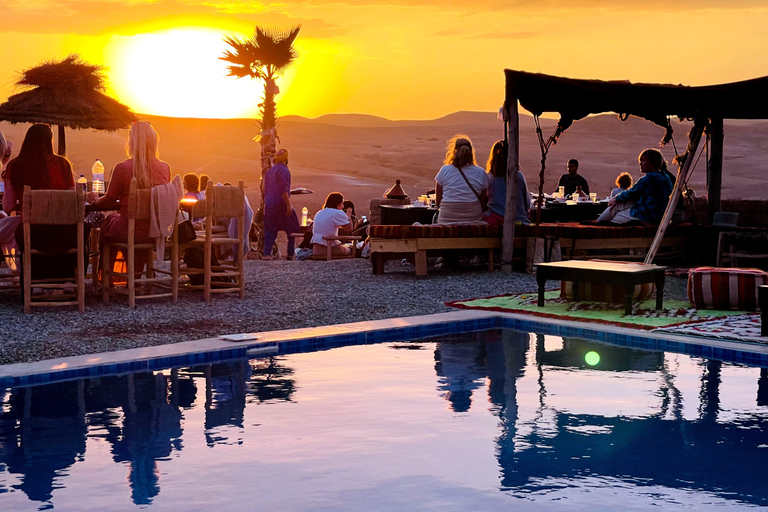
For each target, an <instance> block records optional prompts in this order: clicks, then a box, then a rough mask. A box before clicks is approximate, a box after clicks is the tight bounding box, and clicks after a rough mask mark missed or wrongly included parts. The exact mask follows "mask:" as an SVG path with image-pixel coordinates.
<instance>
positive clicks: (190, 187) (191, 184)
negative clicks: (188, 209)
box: [182, 172, 205, 201]
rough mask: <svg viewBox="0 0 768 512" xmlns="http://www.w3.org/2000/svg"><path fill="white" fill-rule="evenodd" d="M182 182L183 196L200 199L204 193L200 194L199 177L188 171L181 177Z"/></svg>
mask: <svg viewBox="0 0 768 512" xmlns="http://www.w3.org/2000/svg"><path fill="white" fill-rule="evenodd" d="M182 180H183V184H184V198H185V199H196V200H198V201H199V200H200V199H202V198H203V197H205V195H204V194H202V195H201V194H200V178H198V177H197V174H195V173H192V172H188V173H187V174H185V175H184V178H182Z"/></svg>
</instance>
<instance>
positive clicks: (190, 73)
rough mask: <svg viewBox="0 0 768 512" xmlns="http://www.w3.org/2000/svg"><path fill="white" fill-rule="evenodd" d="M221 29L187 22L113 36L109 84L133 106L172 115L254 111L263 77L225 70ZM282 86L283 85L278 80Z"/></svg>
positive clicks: (206, 115)
mask: <svg viewBox="0 0 768 512" xmlns="http://www.w3.org/2000/svg"><path fill="white" fill-rule="evenodd" d="M225 35H229V34H228V33H224V32H221V31H217V30H213V29H207V28H198V27H189V28H183V29H173V30H166V31H161V32H152V33H147V34H137V35H135V36H129V37H126V36H114V37H113V38H112V40H111V41H110V43H109V44H108V46H107V48H105V64H106V65H107V67H108V70H107V73H108V75H109V79H110V83H111V85H112V89H113V90H114V93H115V94H116V96H117V98H118V99H119V100H120V101H122V102H123V103H126V104H127V105H128V106H130V107H131V108H132V109H133V110H134V111H136V112H140V113H143V114H155V115H161V116H173V117H203V118H233V117H253V116H255V115H256V113H257V111H258V104H259V103H260V102H261V95H262V91H263V83H262V82H261V81H255V80H251V79H249V78H235V77H232V76H227V63H226V62H224V61H223V60H219V57H221V56H222V55H223V53H224V51H226V50H227V49H228V48H229V46H228V45H227V44H226V43H225V42H224V41H223V37H224V36H225ZM279 85H280V88H281V89H282V91H281V92H284V91H285V90H286V89H287V84H286V83H284V80H281V81H280V82H279Z"/></svg>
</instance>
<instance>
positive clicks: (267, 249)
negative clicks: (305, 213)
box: [264, 209, 301, 257]
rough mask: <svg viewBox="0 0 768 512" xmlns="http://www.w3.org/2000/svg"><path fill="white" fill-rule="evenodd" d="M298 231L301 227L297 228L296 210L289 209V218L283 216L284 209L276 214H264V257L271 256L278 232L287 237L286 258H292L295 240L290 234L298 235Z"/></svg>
mask: <svg viewBox="0 0 768 512" xmlns="http://www.w3.org/2000/svg"><path fill="white" fill-rule="evenodd" d="M300 230H301V227H300V226H299V217H298V216H297V215H296V210H294V209H291V215H290V217H288V216H286V215H285V210H284V209H283V210H279V211H277V212H269V211H268V212H265V214H264V255H265V256H269V255H270V254H272V246H273V245H274V244H275V239H276V238H277V234H278V233H279V232H280V231H285V234H286V235H288V257H292V256H293V246H294V243H295V240H294V239H293V237H292V236H291V233H298V232H299V231H300Z"/></svg>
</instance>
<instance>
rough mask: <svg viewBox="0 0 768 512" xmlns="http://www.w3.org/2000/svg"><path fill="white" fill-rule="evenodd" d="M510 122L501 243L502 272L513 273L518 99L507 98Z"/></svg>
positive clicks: (518, 138)
mask: <svg viewBox="0 0 768 512" xmlns="http://www.w3.org/2000/svg"><path fill="white" fill-rule="evenodd" d="M505 109H506V112H505V114H506V116H507V120H508V123H509V125H508V127H507V139H508V140H509V148H508V152H507V197H506V203H505V206H504V236H503V237H502V242H501V271H502V272H504V273H505V274H511V273H512V257H513V253H514V251H515V220H517V219H516V214H517V194H518V191H517V171H518V169H519V168H520V118H519V116H518V109H517V98H507V103H506V105H505Z"/></svg>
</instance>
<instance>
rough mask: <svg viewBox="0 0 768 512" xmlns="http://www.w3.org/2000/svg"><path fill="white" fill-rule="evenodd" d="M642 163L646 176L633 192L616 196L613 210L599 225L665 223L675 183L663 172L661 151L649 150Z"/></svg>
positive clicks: (627, 191)
mask: <svg viewBox="0 0 768 512" xmlns="http://www.w3.org/2000/svg"><path fill="white" fill-rule="evenodd" d="M638 161H639V162H640V171H642V172H643V173H644V174H645V176H643V177H642V178H640V179H639V180H638V181H637V183H635V184H634V185H633V186H632V188H630V189H629V190H625V191H624V192H621V193H620V194H619V195H617V196H614V197H612V198H611V199H610V201H609V202H608V206H609V208H608V209H607V210H605V211H604V212H603V213H602V214H601V215H600V217H598V219H597V221H598V222H604V221H611V222H612V223H614V224H626V223H628V222H631V221H640V222H645V223H649V224H658V223H659V222H660V221H661V218H662V216H663V215H664V210H666V208H667V203H669V196H670V194H671V193H672V183H671V182H670V181H669V178H668V177H667V175H666V174H664V172H663V170H662V169H663V168H664V167H666V162H665V161H664V156H663V155H662V154H661V152H660V151H659V150H658V149H650V148H649V149H646V150H645V151H643V152H642V153H640V156H639V157H638Z"/></svg>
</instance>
